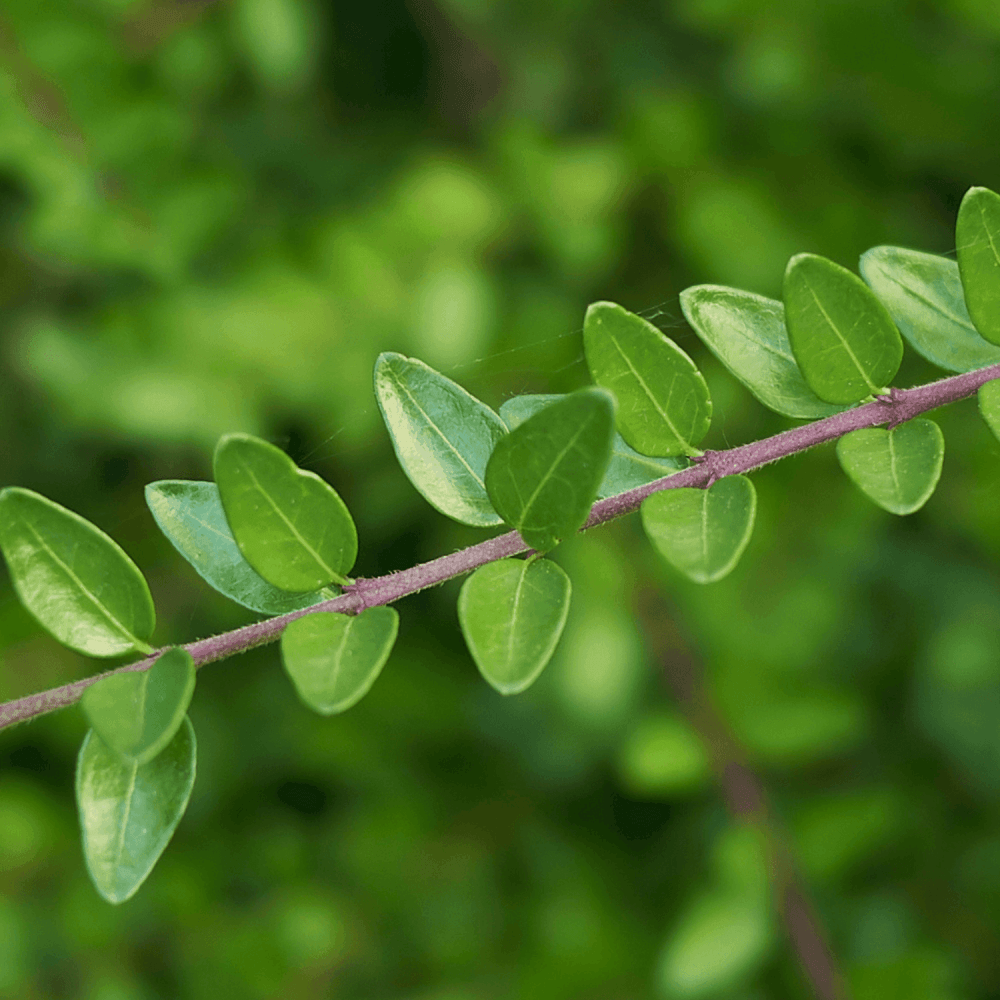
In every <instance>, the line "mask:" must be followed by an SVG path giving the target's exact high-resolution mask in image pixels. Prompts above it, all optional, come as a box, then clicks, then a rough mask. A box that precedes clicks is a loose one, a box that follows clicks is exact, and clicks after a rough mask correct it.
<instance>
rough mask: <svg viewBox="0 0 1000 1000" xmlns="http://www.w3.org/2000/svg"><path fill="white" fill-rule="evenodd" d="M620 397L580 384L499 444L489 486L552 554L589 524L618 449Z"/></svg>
mask: <svg viewBox="0 0 1000 1000" xmlns="http://www.w3.org/2000/svg"><path fill="white" fill-rule="evenodd" d="M614 419H615V402H614V397H613V396H612V395H611V393H609V392H607V391H605V390H604V389H595V388H587V389H578V390H577V391H576V392H571V393H570V394H569V395H568V396H565V397H564V398H563V399H560V400H558V401H557V402H555V403H553V404H551V405H550V406H546V407H545V408H544V409H543V410H540V411H539V412H538V413H536V414H535V415H534V416H533V417H531V418H529V419H528V420H526V421H525V422H524V423H523V424H521V426H520V427H518V428H517V430H515V431H512V432H511V433H510V434H508V435H507V437H505V438H503V439H502V440H501V441H500V443H499V444H498V445H497V446H496V449H495V450H494V452H493V455H492V456H491V457H490V460H489V463H488V464H487V466H486V489H487V490H488V491H489V495H490V500H491V501H492V502H493V506H494V508H495V509H496V511H497V512H498V513H499V514H500V515H501V516H502V517H503V519H504V521H506V522H507V524H509V525H510V526H511V527H512V528H515V529H517V531H519V532H520V533H521V537H522V538H523V539H524V540H525V542H527V544H528V545H530V546H531V547H532V548H533V549H536V550H537V551H539V552H547V551H548V550H549V549H551V548H553V547H555V546H556V545H558V544H559V542H560V541H561V540H562V539H564V538H566V537H567V536H568V535H572V534H573V533H574V532H575V531H577V530H578V529H579V528H581V527H583V524H584V522H585V521H586V520H587V515H588V514H589V513H590V507H591V504H592V503H593V502H594V499H595V498H596V496H597V487H598V486H599V485H600V483H601V480H602V479H603V478H604V473H605V470H606V469H607V467H608V459H609V457H610V455H611V440H612V436H613V434H614Z"/></svg>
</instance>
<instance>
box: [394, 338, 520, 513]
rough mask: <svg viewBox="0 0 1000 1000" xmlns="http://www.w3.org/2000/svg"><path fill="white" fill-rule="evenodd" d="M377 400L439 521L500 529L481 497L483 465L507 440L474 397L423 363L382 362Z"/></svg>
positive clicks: (402, 457)
mask: <svg viewBox="0 0 1000 1000" xmlns="http://www.w3.org/2000/svg"><path fill="white" fill-rule="evenodd" d="M375 397H376V398H377V399H378V405H379V409H380V410H381V411H382V418H383V419H384V420H385V425H386V427H387V428H388V430H389V436H390V437H391V438H392V446H393V448H394V449H395V450H396V457H397V458H398V459H399V464H400V465H401V466H402V467H403V471H404V472H405V473H406V475H407V476H408V477H409V479H410V482H411V483H413V485H414V486H415V487H416V488H417V490H418V491H419V492H420V493H421V494H422V495H423V496H424V498H425V499H426V500H427V501H428V503H430V504H431V505H432V506H433V507H435V508H437V510H439V511H441V513H442V514H447V515H448V517H451V518H454V519H455V520H456V521H461V522H462V523H463V524H472V525H476V526H488V525H493V524H500V523H501V521H502V518H500V517H499V516H498V515H497V512H496V511H495V510H494V509H493V505H492V504H491V503H490V498H489V496H488V494H487V492H486V482H485V475H486V463H487V462H488V461H489V457H490V455H491V454H492V452H493V449H494V448H495V447H496V445H497V442H499V441H500V439H501V438H502V437H504V436H505V435H506V433H507V429H506V427H505V426H504V424H503V421H502V420H501V419H500V418H499V417H498V416H497V415H496V414H495V413H494V412H493V411H492V410H491V409H490V408H489V407H488V406H487V405H486V404H485V403H481V402H480V401H479V400H478V399H476V397H475V396H472V395H470V394H469V393H468V392H466V391H465V389H463V388H462V387H461V386H460V385H458V384H456V383H455V382H452V380H451V379H449V378H445V376H444V375H441V374H440V373H438V372H436V371H434V369H433V368H430V367H429V366H428V365H425V364H424V363H423V362H422V361H418V360H416V359H415V358H406V357H404V356H403V355H402V354H393V353H385V354H380V355H379V357H378V360H377V361H376V362H375Z"/></svg>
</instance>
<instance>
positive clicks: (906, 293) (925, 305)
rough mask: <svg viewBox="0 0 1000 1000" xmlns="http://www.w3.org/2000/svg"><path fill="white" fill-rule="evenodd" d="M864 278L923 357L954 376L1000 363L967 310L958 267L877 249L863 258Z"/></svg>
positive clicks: (945, 261) (910, 253) (909, 253)
mask: <svg viewBox="0 0 1000 1000" xmlns="http://www.w3.org/2000/svg"><path fill="white" fill-rule="evenodd" d="M860 271H861V276H862V277H863V278H864V279H865V281H867V282H868V284H869V285H870V286H871V288H872V290H873V291H874V292H875V294H876V295H877V296H878V297H879V298H880V299H881V300H882V303H883V305H885V306H886V308H887V309H888V310H889V312H890V314H891V315H892V318H893V319H894V320H895V321H896V326H898V327H899V329H900V330H901V331H902V334H903V336H904V337H905V338H906V339H907V340H908V341H909V343H910V344H911V346H912V347H913V348H914V350H916V351H917V352H918V353H919V354H922V355H923V356H924V357H925V358H926V359H927V360H928V361H930V362H931V363H932V364H935V365H937V366H938V367H939V368H944V369H946V370H947V371H951V372H968V371H972V370H973V369H974V368H984V367H985V366H986V365H992V364H996V363H997V362H998V361H1000V347H996V346H994V345H993V344H991V343H989V342H988V341H986V340H983V338H982V337H980V336H979V333H978V332H977V331H976V328H975V327H974V326H973V325H972V320H971V319H970V318H969V311H968V309H966V307H965V295H964V293H963V292H962V279H961V278H960V277H959V274H958V264H956V263H955V262H954V261H953V260H948V258H947V257H938V256H936V255H935V254H931V253H921V252H920V251H919V250H906V249H904V248H903V247H872V249H871V250H868V251H866V252H865V253H863V254H862V255H861V262H860Z"/></svg>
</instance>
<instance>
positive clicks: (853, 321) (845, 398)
mask: <svg viewBox="0 0 1000 1000" xmlns="http://www.w3.org/2000/svg"><path fill="white" fill-rule="evenodd" d="M784 298H785V323H786V325H787V327H788V339H789V342H790V343H791V345H792V353H793V354H794V355H795V360H796V361H797V362H798V365H799V368H800V369H801V370H802V374H803V375H804V376H805V380H806V382H807V383H808V384H809V387H810V388H811V389H812V391H813V392H814V393H816V395H817V396H819V398H820V399H824V400H826V401H827V402H828V403H856V402H858V401H859V400H862V399H864V398H865V397H866V396H871V395H875V394H877V393H880V392H882V390H883V389H884V388H885V387H887V386H888V385H889V383H890V382H891V381H892V379H893V377H894V376H895V374H896V372H897V370H898V369H899V363H900V361H901V360H902V358H903V341H902V339H901V338H900V336H899V331H898V330H897V329H896V326H895V324H894V323H893V321H892V317H891V316H890V315H889V312H888V310H887V309H886V308H885V306H884V305H882V303H881V302H879V300H878V299H877V298H876V297H875V293H874V292H873V291H872V290H871V289H870V288H869V287H868V286H867V285H866V284H865V283H864V282H863V281H862V280H861V279H860V278H859V277H858V276H857V275H855V274H852V273H851V272H850V271H848V270H847V269H846V268H844V267H841V266H840V265H839V264H835V263H834V262H833V261H832V260H827V259H826V258H825V257H817V256H816V255H815V254H810V253H800V254H798V255H797V256H795V257H793V258H792V259H791V260H790V261H789V262H788V267H787V269H786V270H785V280H784Z"/></svg>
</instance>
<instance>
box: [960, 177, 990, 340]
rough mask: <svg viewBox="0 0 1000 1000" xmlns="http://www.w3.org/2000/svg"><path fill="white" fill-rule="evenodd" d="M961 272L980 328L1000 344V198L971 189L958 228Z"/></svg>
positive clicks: (964, 202)
mask: <svg viewBox="0 0 1000 1000" xmlns="http://www.w3.org/2000/svg"><path fill="white" fill-rule="evenodd" d="M955 246H956V247H957V251H958V253H957V255H958V270H959V273H960V274H961V276H962V287H963V289H964V290H965V302H966V305H967V306H968V308H969V315H970V316H971V317H972V322H973V323H975V325H976V329H977V330H978V331H979V332H980V333H981V334H982V335H983V336H984V337H985V338H986V339H987V340H988V341H989V342H990V343H991V344H1000V195H998V194H997V193H996V192H994V191H990V189H989V188H984V187H974V188H969V190H968V191H967V192H966V194H965V197H964V198H963V199H962V204H961V205H960V206H959V208H958V222H957V223H956V225H955Z"/></svg>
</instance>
